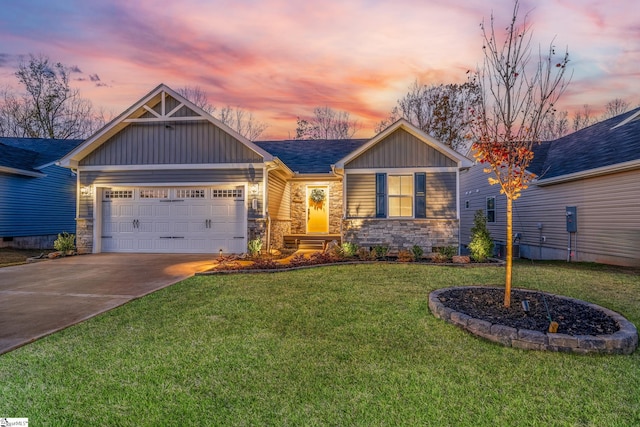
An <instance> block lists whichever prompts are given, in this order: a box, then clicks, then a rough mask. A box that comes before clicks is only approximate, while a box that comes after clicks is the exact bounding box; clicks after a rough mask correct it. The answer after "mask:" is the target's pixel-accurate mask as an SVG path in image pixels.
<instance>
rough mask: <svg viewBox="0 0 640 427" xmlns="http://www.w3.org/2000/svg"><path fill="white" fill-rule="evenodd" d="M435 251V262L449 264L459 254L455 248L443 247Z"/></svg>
mask: <svg viewBox="0 0 640 427" xmlns="http://www.w3.org/2000/svg"><path fill="white" fill-rule="evenodd" d="M434 249H435V253H434V254H433V262H447V261H449V260H451V258H453V257H454V255H456V254H457V253H458V249H457V248H456V247H455V246H442V247H439V248H434Z"/></svg>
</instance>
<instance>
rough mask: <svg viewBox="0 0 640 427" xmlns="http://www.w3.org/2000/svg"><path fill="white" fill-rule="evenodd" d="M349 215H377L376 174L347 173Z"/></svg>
mask: <svg viewBox="0 0 640 427" xmlns="http://www.w3.org/2000/svg"><path fill="white" fill-rule="evenodd" d="M345 179H346V180H347V217H348V218H358V217H360V218H374V217H375V216H376V175H375V174H373V173H372V174H365V175H361V174H347V175H346V176H345Z"/></svg>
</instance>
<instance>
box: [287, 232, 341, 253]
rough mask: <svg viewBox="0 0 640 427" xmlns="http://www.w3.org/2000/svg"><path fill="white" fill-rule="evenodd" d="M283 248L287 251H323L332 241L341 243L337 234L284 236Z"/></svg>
mask: <svg viewBox="0 0 640 427" xmlns="http://www.w3.org/2000/svg"><path fill="white" fill-rule="evenodd" d="M283 238H284V247H285V248H287V249H295V250H300V249H314V250H319V251H323V250H325V249H326V247H327V245H328V244H329V243H330V242H332V241H334V240H335V241H337V242H338V244H341V243H342V238H341V236H340V235H339V234H285V235H284V236H283Z"/></svg>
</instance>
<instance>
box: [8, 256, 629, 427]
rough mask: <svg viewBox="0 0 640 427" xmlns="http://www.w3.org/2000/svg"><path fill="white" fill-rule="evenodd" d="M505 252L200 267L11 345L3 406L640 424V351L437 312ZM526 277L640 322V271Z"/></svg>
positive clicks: (255, 416) (220, 417) (223, 421)
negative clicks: (479, 327)
mask: <svg viewBox="0 0 640 427" xmlns="http://www.w3.org/2000/svg"><path fill="white" fill-rule="evenodd" d="M503 274H504V270H503V269H502V268H496V267H485V268H451V267H439V266H429V267H427V266H419V265H415V264H414V265H412V264H407V265H382V264H381V265H358V266H333V267H325V268H317V269H308V270H298V271H292V272H283V273H274V274H237V275H220V276H200V277H194V278H191V279H189V280H186V281H184V282H181V283H179V284H176V285H174V286H172V287H169V288H166V289H164V290H162V291H159V292H156V293H154V294H152V295H150V296H148V297H145V298H143V299H140V300H137V301H134V302H131V303H129V304H127V305H126V306H123V307H120V308H118V309H115V310H113V311H111V312H109V313H106V314H104V315H102V316H99V317H97V318H94V319H92V320H89V321H87V322H84V323H82V324H80V325H77V326H74V327H72V328H69V329H66V330H64V331H62V332H60V333H57V334H55V335H52V336H50V337H47V338H45V339H42V340H39V341H37V342H35V343H33V344H30V345H28V346H25V347H22V348H20V349H18V350H15V351H13V352H10V353H7V354H5V355H3V356H0V396H1V398H0V416H1V417H4V416H8V417H28V418H29V421H30V422H31V423H32V424H33V425H55V426H61V425H118V426H127V425H153V426H155V425H203V426H214V425H216V426H217V425H240V426H254V425H305V426H306V425H311V426H313V425H362V426H378V425H384V426H391V425H451V426H467V425H468V426H502V425H512V426H517V425H539V426H553V425H558V426H567V425H569V426H571V425H576V426H584V425H592V426H628V425H639V424H640V354H639V353H640V352H636V353H634V354H633V355H631V356H604V355H591V356H578V355H572V354H559V353H546V352H528V351H523V350H517V349H512V348H505V347H501V346H498V345H496V344H492V343H489V342H486V341H483V340H481V339H478V338H476V337H474V336H472V335H469V334H467V333H465V332H463V331H462V330H459V329H457V328H456V327H454V326H452V325H450V324H447V323H445V322H443V321H441V320H438V319H436V318H434V317H433V316H432V315H431V314H430V312H429V310H428V307H427V295H428V294H429V292H430V291H431V290H433V289H437V288H441V287H446V286H453V285H468V284H498V283H501V282H502V280H503ZM514 277H515V280H514V285H515V286H517V287H528V288H536V289H543V290H547V291H550V292H554V293H560V294H564V295H569V296H573V297H577V298H581V299H584V300H589V301H591V302H594V303H597V304H600V305H603V306H606V307H609V308H611V309H613V310H616V311H619V312H621V313H622V314H624V315H625V316H626V317H627V318H628V319H629V320H631V321H632V322H634V323H635V324H636V325H638V324H640V278H639V277H638V276H637V275H634V274H629V273H628V272H625V271H618V270H614V271H611V270H610V269H604V268H599V267H596V266H589V265H587V266H581V267H576V266H573V265H571V266H566V265H564V264H561V263H557V264H536V265H531V264H527V263H521V264H517V265H516V268H515V275H514Z"/></svg>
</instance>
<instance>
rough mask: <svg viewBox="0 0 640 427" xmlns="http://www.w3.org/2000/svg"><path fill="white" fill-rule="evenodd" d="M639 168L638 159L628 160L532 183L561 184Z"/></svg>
mask: <svg viewBox="0 0 640 427" xmlns="http://www.w3.org/2000/svg"><path fill="white" fill-rule="evenodd" d="M638 168H640V159H636V160H630V161H628V162H624V163H616V164H615V165H609V166H602V167H599V168H595V169H589V170H586V171H580V172H574V173H570V174H567V175H561V176H556V177H553V178H546V179H539V180H535V181H534V182H533V184H535V185H537V186H538V187H545V186H547V185H554V184H561V183H563V182H569V181H576V180H578V179H584V178H593V177H596V176H602V175H610V174H613V173H620V172H626V171H630V170H634V169H638Z"/></svg>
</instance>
